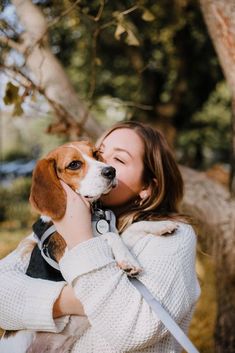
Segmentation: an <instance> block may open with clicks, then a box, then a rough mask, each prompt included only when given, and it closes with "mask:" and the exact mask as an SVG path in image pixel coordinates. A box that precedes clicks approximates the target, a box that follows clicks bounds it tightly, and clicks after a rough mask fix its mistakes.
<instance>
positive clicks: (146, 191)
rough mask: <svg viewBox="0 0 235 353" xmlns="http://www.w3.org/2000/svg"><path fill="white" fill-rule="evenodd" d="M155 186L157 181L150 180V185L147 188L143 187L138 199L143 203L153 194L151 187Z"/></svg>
mask: <svg viewBox="0 0 235 353" xmlns="http://www.w3.org/2000/svg"><path fill="white" fill-rule="evenodd" d="M156 186H157V179H156V178H154V179H153V180H152V183H150V184H149V185H148V186H146V187H144V188H143V189H142V190H141V191H140V193H139V197H140V198H141V199H142V200H143V201H144V200H146V199H147V198H148V197H149V196H150V195H151V194H152V192H153V187H156Z"/></svg>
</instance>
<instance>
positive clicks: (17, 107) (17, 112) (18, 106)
mask: <svg viewBox="0 0 235 353" xmlns="http://www.w3.org/2000/svg"><path fill="white" fill-rule="evenodd" d="M23 113H24V110H23V108H22V106H21V102H20V101H18V102H16V103H15V107H14V110H13V113H12V115H13V116H20V115H22V114H23Z"/></svg>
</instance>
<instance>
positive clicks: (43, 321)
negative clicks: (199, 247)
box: [0, 221, 200, 353]
mask: <svg viewBox="0 0 235 353" xmlns="http://www.w3.org/2000/svg"><path fill="white" fill-rule="evenodd" d="M155 224H156V222H152V221H151V222H147V221H142V222H138V223H134V224H132V225H131V226H130V227H129V228H128V229H127V230H126V231H125V232H124V233H123V234H122V238H123V240H124V241H125V242H127V243H128V244H131V241H129V240H131V234H133V231H134V232H139V233H140V234H141V235H143V236H142V237H141V239H140V240H138V241H137V243H135V244H132V245H131V252H132V253H133V254H134V255H135V256H136V257H137V259H138V261H139V262H140V264H141V266H142V267H143V269H144V271H143V273H142V274H141V275H139V280H141V281H142V282H143V283H144V284H145V285H146V286H147V287H148V289H149V290H150V291H151V292H152V294H154V295H155V296H156V298H158V300H160V302H161V303H162V305H163V306H164V307H165V308H166V309H167V310H168V312H169V313H170V314H171V316H172V317H173V318H174V319H175V320H176V321H177V323H178V324H179V325H180V326H181V328H182V329H183V330H184V331H185V332H187V329H188V326H189V323H190V320H191V317H192V313H193V309H194V307H195V303H196V301H197V299H198V297H199V295H200V288H199V284H198V281H197V278H196V273H195V249H196V236H195V233H194V231H193V229H192V227H191V226H190V225H186V224H183V223H179V227H178V229H177V230H176V231H175V232H174V234H173V235H171V236H156V235H155V233H154V225H155ZM28 261H29V257H27V258H26V257H24V258H23V259H22V257H21V251H20V250H19V249H18V250H15V251H14V252H12V253H11V254H10V255H8V256H7V257H6V258H4V259H3V260H1V261H0V327H2V328H4V329H12V330H19V329H31V330H38V331H52V332H60V331H62V330H63V329H64V328H65V327H66V324H67V323H68V320H69V317H63V318H60V319H56V320H53V317H52V308H53V303H54V302H55V300H56V298H58V296H59V294H60V292H61V289H62V288H63V286H64V285H65V282H50V281H45V280H41V279H33V278H30V277H28V276H26V275H25V274H24V273H25V271H26V268H27V266H28ZM60 267H61V271H62V273H63V276H64V278H65V279H66V281H67V282H69V283H71V284H72V285H73V286H74V288H75V293H76V295H77V297H78V298H79V300H80V301H81V302H82V304H83V306H84V309H85V312H86V315H87V318H88V320H89V321H87V319H83V320H86V321H87V327H86V329H85V331H84V332H81V333H80V337H78V339H77V341H76V343H75V345H74V346H73V349H72V351H71V352H72V353H121V352H136V353H137V352H138V353H153V352H154V353H175V352H177V353H178V352H181V348H180V347H179V345H178V344H176V343H175V341H174V339H173V338H172V336H171V334H170V333H169V332H167V330H166V329H165V328H164V325H163V324H162V323H161V322H160V321H159V320H158V318H157V317H156V314H155V313H153V312H152V310H151V309H150V307H149V306H148V304H147V303H146V302H145V300H144V299H143V298H142V297H141V295H140V293H139V292H138V291H137V289H136V288H135V287H133V285H132V284H131V283H130V281H129V279H128V277H127V275H126V273H125V272H123V271H122V270H120V268H119V267H118V266H117V264H116V262H115V260H114V258H113V255H112V251H111V248H110V247H109V245H108V244H107V242H106V241H105V240H104V239H103V238H102V236H100V237H96V238H93V239H90V240H88V241H86V242H83V243H81V244H79V245H78V246H76V247H75V248H73V249H72V250H70V251H68V252H67V253H66V254H65V255H64V257H63V258H62V260H61V262H60ZM9 353H10V352H9Z"/></svg>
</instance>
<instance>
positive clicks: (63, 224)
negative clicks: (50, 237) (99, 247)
mask: <svg viewBox="0 0 235 353" xmlns="http://www.w3.org/2000/svg"><path fill="white" fill-rule="evenodd" d="M61 184H62V186H63V188H64V190H65V192H66V194H67V207H66V211H65V215H64V217H63V218H62V219H61V220H59V221H54V220H53V223H54V225H55V227H56V230H57V231H58V232H59V233H60V234H61V235H62V237H63V238H64V240H65V241H66V243H67V246H68V248H69V249H72V248H73V247H74V246H76V245H77V244H79V243H81V242H83V241H86V240H89V239H91V238H92V237H93V235H92V227H91V211H90V205H89V203H88V202H87V201H86V200H85V199H84V198H82V196H80V195H78V194H76V193H75V192H74V191H73V190H72V189H71V188H70V187H69V186H68V185H67V184H65V183H64V182H63V181H61Z"/></svg>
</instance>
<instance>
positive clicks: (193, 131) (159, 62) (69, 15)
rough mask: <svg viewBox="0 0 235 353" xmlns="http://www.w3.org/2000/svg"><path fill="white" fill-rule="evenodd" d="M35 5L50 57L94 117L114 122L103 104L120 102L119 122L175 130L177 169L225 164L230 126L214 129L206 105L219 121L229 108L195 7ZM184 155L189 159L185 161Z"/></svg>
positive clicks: (137, 1)
mask: <svg viewBox="0 0 235 353" xmlns="http://www.w3.org/2000/svg"><path fill="white" fill-rule="evenodd" d="M36 3H37V5H38V6H40V7H41V9H42V11H43V12H44V15H45V16H46V18H47V20H48V23H49V34H50V43H51V47H52V50H53V52H54V53H55V54H56V55H57V57H58V58H59V59H60V60H61V61H62V63H63V65H64V67H65V69H66V71H67V73H68V75H69V77H70V79H71V80H72V82H73V84H74V86H75V88H76V90H77V92H78V94H79V96H80V97H81V98H83V99H85V100H87V101H88V102H89V103H90V105H91V107H92V111H93V112H94V114H95V115H97V116H98V117H99V118H100V119H101V120H103V121H104V120H105V119H107V120H108V122H107V125H108V124H110V123H112V122H113V121H115V120H116V119H115V118H114V119H113V118H112V116H109V114H108V108H107V105H106V104H103V102H104V98H105V99H106V100H107V99H109V102H110V106H113V103H114V102H117V101H118V102H120V105H121V110H122V112H123V114H120V117H121V119H123V118H124V119H137V120H142V121H146V122H150V123H152V124H154V125H158V124H163V125H165V126H172V125H173V127H174V128H175V129H176V131H177V132H178V133H177V135H176V141H175V142H176V146H177V148H178V150H179V154H180V155H181V156H182V159H183V162H184V159H185V162H189V163H190V164H191V165H193V166H196V167H203V166H204V165H205V161H206V162H207V164H208V163H209V161H210V160H211V158H209V157H208V156H210V155H211V154H214V157H213V160H214V159H215V160H216V161H224V156H226V155H228V151H229V144H228V143H227V141H228V140H229V138H230V136H229V134H230V129H229V121H228V119H227V118H224V119H218V120H217V122H216V123H215V121H214V120H213V119H212V115H213V114H214V113H213V112H212V110H213V109H214V110H215V108H213V102H212V101H211V99H212V98H211V97H212V96H213V95H215V96H217V98H218V100H219V101H220V108H221V109H224V111H225V116H228V114H229V110H230V100H229V99H223V96H221V97H220V95H223V92H222V90H219V89H218V86H217V84H218V83H220V82H221V85H223V83H222V82H223V78H222V73H221V70H220V67H219V63H218V59H217V57H216V55H215V52H214V49H213V47H212V44H211V41H210V38H209V36H208V33H207V30H206V27H205V24H204V21H203V19H202V15H201V11H200V7H199V3H198V1H196V0H174V1H171V0H160V1H157V2H156V1H151V0H124V1H122V2H112V1H107V0H106V1H102V0H95V1H92V2H89V1H87V0H81V1H79V2H76V6H75V5H74V4H75V1H70V0H62V1H59V2H58V1H55V0H43V1H42V0H38V1H36ZM69 9H70V10H69ZM23 94H24V93H23ZM21 97H22V94H21ZM217 106H218V104H217ZM222 106H223V108H222ZM114 110H115V107H114ZM221 114H222V111H221ZM214 117H215V115H214ZM205 125H206V127H205ZM222 131H226V143H225V144H224V143H223V140H222V139H221V136H222ZM215 141H216V153H214V145H213V144H214V142H215ZM185 151H191V152H190V153H189V154H190V157H189V156H188V155H187V153H186V152H185ZM226 161H227V160H226Z"/></svg>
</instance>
